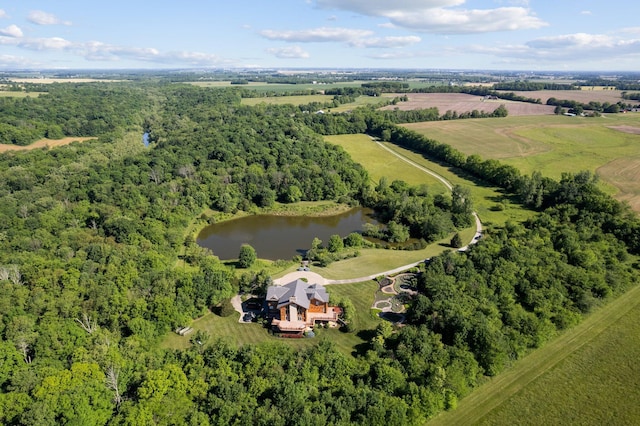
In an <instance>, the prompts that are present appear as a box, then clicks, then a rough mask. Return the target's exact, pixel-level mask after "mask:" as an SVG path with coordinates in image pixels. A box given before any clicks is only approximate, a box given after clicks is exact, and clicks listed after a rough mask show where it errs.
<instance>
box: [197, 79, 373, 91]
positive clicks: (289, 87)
mask: <svg viewBox="0 0 640 426" xmlns="http://www.w3.org/2000/svg"><path fill="white" fill-rule="evenodd" d="M362 83H365V82H364V81H345V82H339V83H327V84H325V83H320V84H313V83H301V84H281V83H264V82H260V81H257V82H249V84H231V81H193V82H189V84H193V85H194V86H199V87H239V88H245V89H254V90H263V91H268V92H279V93H283V92H293V91H300V90H318V91H321V90H324V89H333V88H336V87H354V86H360V85H361V84H362Z"/></svg>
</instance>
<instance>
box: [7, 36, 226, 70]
mask: <svg viewBox="0 0 640 426" xmlns="http://www.w3.org/2000/svg"><path fill="white" fill-rule="evenodd" d="M1 45H8V46H15V47H18V48H22V49H28V50H37V51H49V52H67V53H70V54H72V55H76V56H79V57H82V58H84V59H85V60H87V61H109V62H117V61H121V60H124V59H129V60H134V61H140V62H150V63H157V64H163V65H180V66H185V65H190V66H216V65H229V64H231V61H229V60H227V59H223V58H221V57H219V56H217V55H213V54H208V53H201V52H188V51H177V52H161V51H159V50H158V49H155V48H139V47H127V46H117V45H112V44H107V43H102V42H99V41H90V42H86V43H75V42H71V41H69V40H66V39H64V38H60V37H50V38H15V37H6V36H1V35H0V46H1Z"/></svg>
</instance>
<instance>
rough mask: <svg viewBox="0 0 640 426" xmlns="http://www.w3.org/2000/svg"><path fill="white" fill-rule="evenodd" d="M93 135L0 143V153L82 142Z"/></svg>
mask: <svg viewBox="0 0 640 426" xmlns="http://www.w3.org/2000/svg"><path fill="white" fill-rule="evenodd" d="M91 139H96V138H95V137H67V138H62V139H40V140H39V141H36V142H34V143H32V144H29V145H24V146H23V145H10V144H0V153H2V152H8V151H29V150H32V149H38V148H55V147H58V146H62V145H69V144H70V143H72V142H84V141H88V140H91Z"/></svg>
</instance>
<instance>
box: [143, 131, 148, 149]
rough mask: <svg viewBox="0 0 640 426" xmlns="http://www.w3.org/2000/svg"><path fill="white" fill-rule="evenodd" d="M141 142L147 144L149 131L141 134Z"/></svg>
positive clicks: (146, 145)
mask: <svg viewBox="0 0 640 426" xmlns="http://www.w3.org/2000/svg"><path fill="white" fill-rule="evenodd" d="M142 143H143V144H144V146H145V147H148V146H149V133H148V132H145V133H144V134H143V135H142Z"/></svg>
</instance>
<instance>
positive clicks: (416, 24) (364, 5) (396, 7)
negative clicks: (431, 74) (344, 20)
mask: <svg viewBox="0 0 640 426" xmlns="http://www.w3.org/2000/svg"><path fill="white" fill-rule="evenodd" d="M464 3H465V0H396V1H393V2H392V1H388V0H316V4H317V5H318V7H320V8H327V9H342V10H348V11H352V12H356V13H359V14H362V15H368V16H378V17H384V18H387V19H389V22H390V23H391V24H393V25H394V26H396V27H401V28H405V29H410V30H413V31H418V32H425V33H434V34H472V33H485V32H495V31H515V30H524V29H536V28H541V27H544V26H547V25H548V24H547V23H546V22H544V21H542V20H541V19H539V18H537V17H536V16H535V15H534V14H533V12H532V11H531V10H530V9H529V8H526V7H499V8H494V9H462V8H458V7H457V6H461V5H463V4H464Z"/></svg>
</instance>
